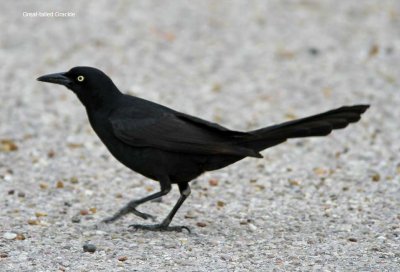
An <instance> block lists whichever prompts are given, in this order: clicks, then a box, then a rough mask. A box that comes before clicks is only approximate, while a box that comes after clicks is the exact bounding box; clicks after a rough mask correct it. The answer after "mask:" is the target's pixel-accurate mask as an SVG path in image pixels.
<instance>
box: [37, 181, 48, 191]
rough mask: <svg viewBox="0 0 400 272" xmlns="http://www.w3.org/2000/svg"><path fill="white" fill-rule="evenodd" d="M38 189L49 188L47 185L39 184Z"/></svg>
mask: <svg viewBox="0 0 400 272" xmlns="http://www.w3.org/2000/svg"><path fill="white" fill-rule="evenodd" d="M39 187H40V189H43V190H44V189H47V188H48V187H49V185H48V184H47V183H40V184H39Z"/></svg>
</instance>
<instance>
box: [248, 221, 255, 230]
mask: <svg viewBox="0 0 400 272" xmlns="http://www.w3.org/2000/svg"><path fill="white" fill-rule="evenodd" d="M248 226H249V228H250V230H251V231H255V230H256V229H257V227H256V226H255V225H253V224H251V223H249V224H248Z"/></svg>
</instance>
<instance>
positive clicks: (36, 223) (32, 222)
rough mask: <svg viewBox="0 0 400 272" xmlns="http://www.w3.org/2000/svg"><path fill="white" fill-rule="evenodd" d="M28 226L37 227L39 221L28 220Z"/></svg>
mask: <svg viewBox="0 0 400 272" xmlns="http://www.w3.org/2000/svg"><path fill="white" fill-rule="evenodd" d="M28 224H29V225H32V226H35V225H39V220H36V219H29V220H28Z"/></svg>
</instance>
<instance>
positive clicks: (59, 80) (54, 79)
mask: <svg viewBox="0 0 400 272" xmlns="http://www.w3.org/2000/svg"><path fill="white" fill-rule="evenodd" d="M37 80H38V81H43V82H50V83H55V84H60V85H64V86H68V85H69V84H71V83H72V80H70V79H69V78H68V77H67V76H65V73H55V74H49V75H44V76H41V77H38V78H37Z"/></svg>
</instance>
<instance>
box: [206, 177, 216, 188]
mask: <svg viewBox="0 0 400 272" xmlns="http://www.w3.org/2000/svg"><path fill="white" fill-rule="evenodd" d="M208 184H210V186H218V180H217V179H215V178H212V179H210V180H209V181H208Z"/></svg>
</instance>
